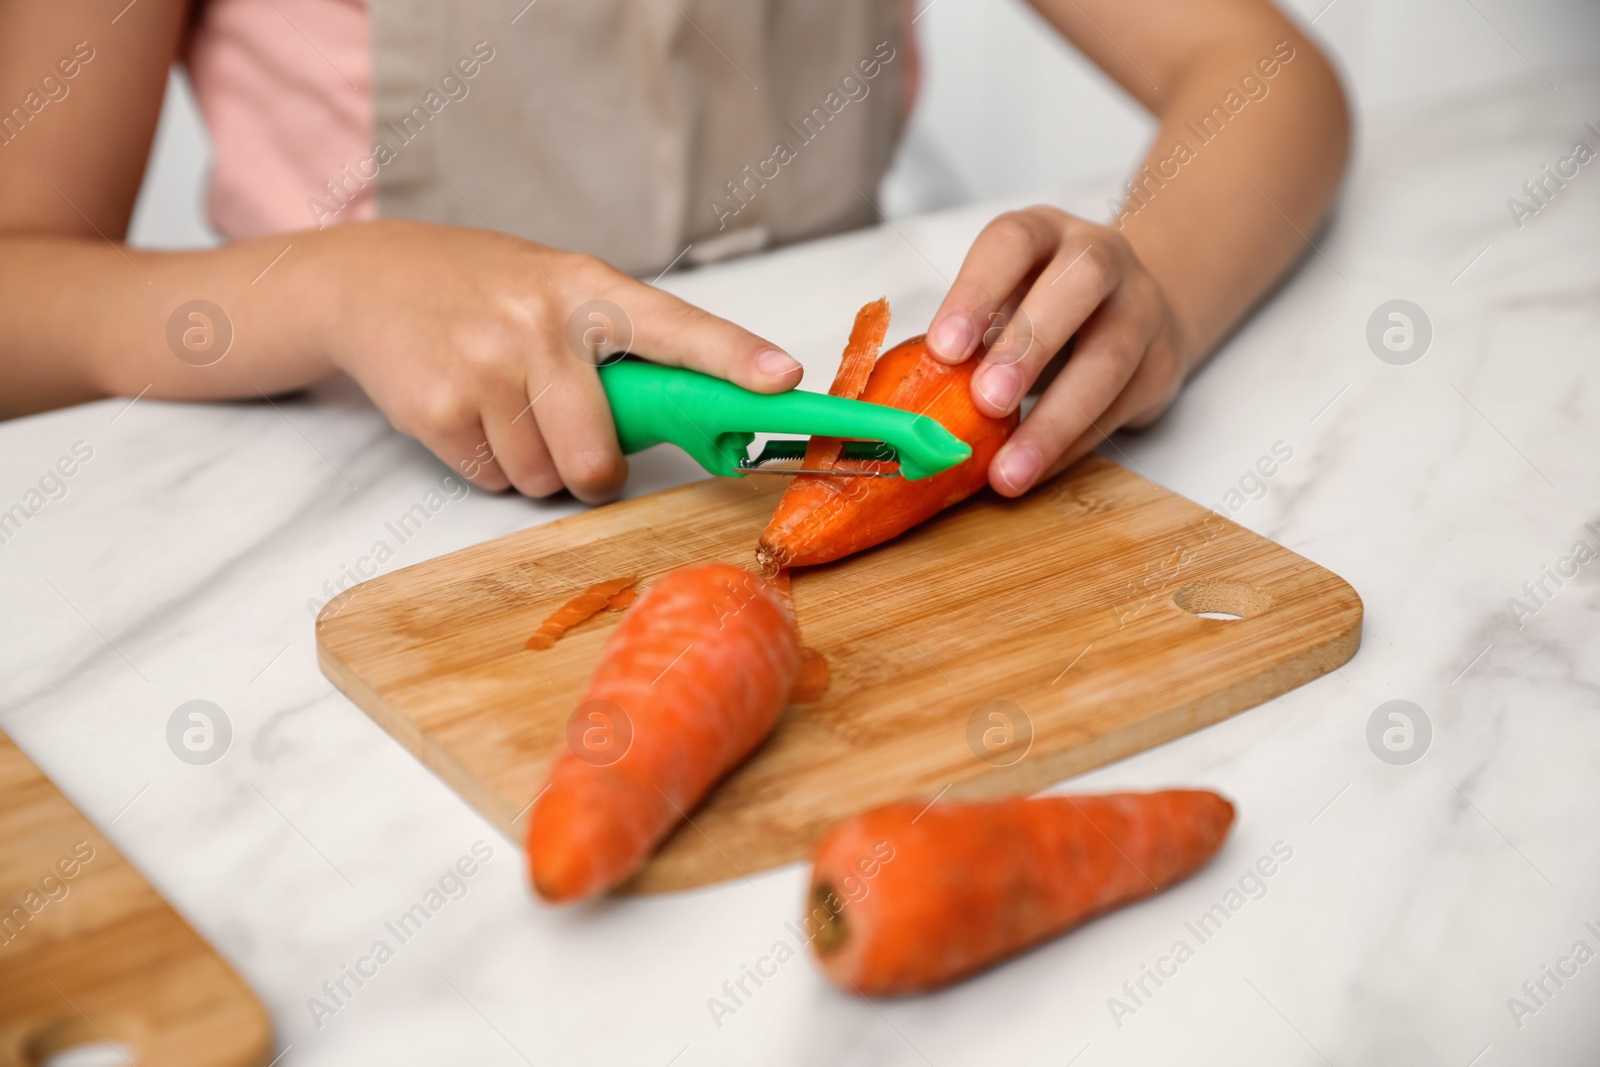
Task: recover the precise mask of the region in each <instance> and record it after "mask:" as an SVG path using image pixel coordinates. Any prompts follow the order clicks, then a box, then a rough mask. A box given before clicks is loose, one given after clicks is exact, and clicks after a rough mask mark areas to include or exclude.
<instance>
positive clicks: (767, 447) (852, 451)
mask: <svg viewBox="0 0 1600 1067" xmlns="http://www.w3.org/2000/svg"><path fill="white" fill-rule="evenodd" d="M809 444H810V442H809V441H808V440H807V439H805V438H803V437H801V438H792V437H779V438H773V439H772V440H769V441H767V442H766V444H764V445H762V447H761V451H760V452H759V453H757V454H756V455H755V456H754V457H746V458H744V459H743V460H741V461H740V462H739V469H740V470H741V471H743V472H744V473H746V474H820V475H823V476H825V477H833V478H847V477H848V478H899V477H902V475H901V474H900V469H899V463H900V455H899V453H897V452H896V451H895V450H894V448H893V447H892V446H890V445H888V444H886V443H884V442H882V441H846V442H844V455H843V458H844V459H854V460H871V461H875V462H879V463H893V464H895V469H894V470H886V471H877V470H859V469H840V468H830V469H828V470H812V469H810V468H805V467H767V466H764V464H767V463H780V462H785V461H790V460H803V459H805V455H806V446H807V445H809Z"/></svg>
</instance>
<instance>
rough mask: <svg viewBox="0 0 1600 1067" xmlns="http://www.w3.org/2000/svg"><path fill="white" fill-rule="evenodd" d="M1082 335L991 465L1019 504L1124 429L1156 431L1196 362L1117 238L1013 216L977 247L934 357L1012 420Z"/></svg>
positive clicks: (1034, 214)
mask: <svg viewBox="0 0 1600 1067" xmlns="http://www.w3.org/2000/svg"><path fill="white" fill-rule="evenodd" d="M1074 333H1076V334H1077V335H1078V339H1077V344H1076V346H1075V347H1074V349H1073V351H1072V356H1071V358H1070V359H1069V360H1067V362H1066V365H1065V366H1064V367H1063V368H1062V369H1061V372H1060V374H1059V375H1057V377H1056V378H1055V380H1054V381H1053V382H1051V383H1050V385H1049V387H1048V388H1047V389H1046V390H1045V392H1044V395H1043V396H1041V397H1040V398H1039V402H1038V404H1037V405H1036V406H1035V407H1034V409H1033V410H1032V411H1031V412H1030V413H1029V414H1028V417H1027V418H1026V419H1024V420H1023V422H1022V425H1021V426H1020V427H1019V428H1018V429H1017V431H1016V433H1014V434H1012V436H1011V440H1009V441H1008V442H1006V445H1005V447H1004V448H1002V449H1001V450H1000V452H999V453H998V454H997V455H996V456H995V458H994V460H993V462H992V463H991V464H990V465H989V483H990V484H991V485H993V486H994V488H995V490H996V491H998V492H1000V493H1002V494H1004V495H1005V496H1018V495H1020V494H1022V493H1024V492H1026V491H1027V490H1029V489H1030V488H1032V487H1033V486H1034V485H1036V484H1037V483H1038V482H1039V481H1041V480H1042V479H1043V478H1045V477H1047V476H1048V475H1050V474H1054V473H1055V472H1056V471H1059V470H1061V469H1062V468H1064V467H1065V466H1067V464H1069V463H1071V462H1073V461H1074V460H1076V459H1078V458H1079V457H1080V456H1082V455H1084V454H1085V453H1086V452H1088V451H1089V450H1090V449H1092V448H1093V447H1094V446H1095V445H1096V444H1098V443H1099V442H1100V441H1101V440H1102V439H1104V438H1105V437H1106V436H1107V435H1109V434H1110V433H1111V432H1112V431H1113V430H1115V429H1117V428H1118V427H1119V426H1139V425H1143V424H1145V423H1148V422H1150V421H1151V420H1153V419H1154V418H1155V417H1156V416H1157V415H1159V414H1160V413H1161V412H1162V410H1163V409H1165V408H1166V406H1167V405H1168V404H1169V403H1171V401H1172V398H1173V397H1174V396H1176V395H1177V392H1178V387H1179V386H1180V385H1182V384H1183V377H1184V374H1185V373H1186V370H1187V365H1188V360H1187V357H1186V355H1185V352H1184V347H1183V345H1182V343H1181V339H1180V336H1179V335H1180V331H1179V329H1178V326H1177V323H1176V321H1175V319H1174V318H1173V315H1172V312H1171V310H1170V309H1169V308H1168V305H1167V301H1166V298H1165V297H1164V296H1163V294H1162V291H1161V286H1160V285H1159V284H1158V283H1157V282H1156V280H1155V278H1153V277H1152V276H1151V275H1150V273H1149V272H1148V271H1146V270H1145V268H1144V266H1143V265H1142V264H1141V263H1140V262H1139V259H1138V257H1137V256H1135V255H1134V253H1133V249H1132V248H1130V247H1129V245H1128V242H1127V240H1126V239H1125V238H1124V237H1123V236H1122V235H1121V234H1120V233H1119V232H1118V231H1116V230H1113V229H1109V228H1107V227H1104V226H1097V225H1095V224H1094V223H1091V222H1085V221H1084V220H1083V219H1080V218H1076V217H1074V216H1072V215H1068V214H1066V213H1065V212H1062V211H1058V210H1056V209H1055V208H1051V207H1032V208H1028V209H1027V210H1025V211H1016V212H1010V213H1008V214H1005V215H1001V216H1000V217H999V218H997V219H995V220H994V221H993V222H991V223H990V224H989V225H988V226H987V227H985V228H984V231H983V232H982V233H981V234H979V235H978V239H977V240H976V241H974V242H973V244H972V248H971V249H970V250H969V251H968V252H967V258H966V260H965V261H964V262H963V263H962V264H961V272H960V274H958V275H957V277H956V280H955V284H954V285H952V286H951V287H950V292H949V294H947V295H946V296H945V298H944V303H943V304H942V305H940V308H939V312H938V314H936V315H935V316H934V317H933V323H932V325H931V326H930V328H929V330H928V345H929V348H930V349H931V350H932V351H933V353H934V355H935V356H937V357H938V358H940V359H943V360H946V361H947V362H950V363H960V362H961V361H962V360H965V359H967V358H968V357H969V356H971V355H972V354H973V353H974V352H977V351H981V350H982V349H984V348H985V347H987V349H988V350H987V352H984V354H983V356H982V359H983V363H984V366H982V367H980V368H979V369H978V371H977V373H976V374H974V375H973V376H972V396H973V400H974V401H975V402H976V403H977V405H978V407H979V408H981V409H982V410H984V411H986V412H988V413H990V414H992V415H1004V414H1006V413H1007V412H1009V411H1011V410H1012V409H1014V408H1015V407H1016V406H1017V405H1018V404H1019V403H1021V401H1022V397H1023V395H1024V394H1025V393H1026V392H1027V391H1028V390H1029V388H1030V387H1031V386H1032V385H1033V384H1034V381H1035V379H1037V378H1038V377H1039V374H1040V372H1041V371H1042V370H1044V368H1045V365H1046V364H1048V363H1049V362H1050V360H1051V358H1052V357H1054V356H1055V355H1056V353H1058V352H1059V351H1060V350H1061V348H1062V346H1063V345H1065V344H1066V343H1067V340H1068V339H1069V338H1071V337H1072V335H1073V334H1074Z"/></svg>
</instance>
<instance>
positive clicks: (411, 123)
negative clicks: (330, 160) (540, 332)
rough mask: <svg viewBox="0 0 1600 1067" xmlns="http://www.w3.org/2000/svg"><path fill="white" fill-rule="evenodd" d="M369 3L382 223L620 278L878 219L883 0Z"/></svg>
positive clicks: (885, 60) (900, 108) (903, 75)
mask: <svg viewBox="0 0 1600 1067" xmlns="http://www.w3.org/2000/svg"><path fill="white" fill-rule="evenodd" d="M525 3H526V0H456V2H445V0H371V18H372V49H373V115H374V139H375V141H376V142H377V144H378V148H379V159H380V161H381V163H382V165H381V166H380V168H379V177H378V211H379V214H380V215H385V216H401V217H407V218H417V219H427V220H431V221H434V222H442V223H453V224H457V225H463V226H477V227H493V228H495V229H499V230H504V231H506V232H508V233H513V234H517V235H519V236H522V237H527V238H529V239H532V240H536V241H539V242H541V243H544V244H548V245H552V246H554V247H557V248H564V249H570V250H574V251H581V252H588V253H591V254H593V255H596V256H599V257H600V258H602V259H604V260H606V261H607V262H609V263H611V264H612V265H614V266H616V267H618V268H620V269H622V270H624V271H628V272H629V273H633V274H641V275H642V274H649V273H653V272H656V271H659V270H661V269H663V268H665V267H666V266H667V265H668V264H669V263H672V262H673V261H674V260H675V259H677V258H678V257H679V256H680V254H682V253H684V251H685V249H686V248H689V247H690V246H691V245H692V246H694V247H693V248H691V249H690V251H689V253H688V255H687V256H686V257H685V258H686V259H687V260H688V261H691V262H703V261H709V260H711V259H715V258H720V256H722V255H727V254H733V253H736V252H744V251H752V250H754V249H756V248H760V247H765V246H767V245H771V244H779V243H783V242H786V241H794V240H799V239H801V238H806V237H814V236H818V235H821V234H826V233H831V232H835V231H838V230H843V229H848V228H851V227H855V226H861V225H866V224H870V223H872V222H874V221H876V218H877V216H876V213H875V209H874V207H873V205H872V203H871V202H869V200H868V199H867V198H868V197H874V198H875V197H876V194H877V187H878V182H879V179H880V178H881V177H882V176H883V173H884V171H885V170H887V169H888V167H889V164H890V161H891V160H892V158H893V155H894V151H895V147H896V144H897V142H898V140H899V136H900V131H901V128H902V126H903V124H904V118H905V112H906V106H907V100H906V85H907V80H908V78H909V77H910V74H911V72H910V68H911V66H912V63H913V61H914V57H913V55H912V54H911V50H910V48H908V47H907V43H906V36H905V34H906V29H907V27H906V26H905V24H904V21H903V15H902V10H901V3H900V0H534V2H533V3H531V4H528V5H527V6H523V5H524V4H525Z"/></svg>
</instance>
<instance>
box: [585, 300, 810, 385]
mask: <svg viewBox="0 0 1600 1067" xmlns="http://www.w3.org/2000/svg"><path fill="white" fill-rule="evenodd" d="M601 289H602V291H603V293H604V295H605V298H606V299H607V300H610V301H612V302H614V303H615V304H616V306H617V307H618V308H619V309H620V310H621V312H622V316H623V321H621V322H619V323H616V324H615V328H616V330H617V333H618V334H619V336H618V337H617V338H615V339H614V347H613V349H612V350H613V351H616V352H620V351H623V350H625V349H627V350H631V351H633V352H636V353H637V354H639V355H641V356H644V357H646V358H648V359H650V360H652V361H654V362H656V363H664V364H667V365H668V366H673V367H687V368H689V369H690V370H697V371H700V372H702V373H705V374H712V375H715V376H716V377H718V378H725V379H727V380H728V381H730V382H733V383H734V384H735V385H739V386H743V387H744V388H746V389H750V390H753V391H755V392H758V393H778V392H782V391H784V390H786V389H792V388H794V387H795V386H796V385H798V384H799V382H800V378H801V376H802V375H804V373H805V368H804V367H802V366H801V365H800V362H799V360H797V359H795V358H794V357H793V356H791V355H789V354H788V353H787V352H785V351H784V350H783V349H781V348H779V347H778V346H777V345H775V344H773V343H772V342H771V341H768V340H766V339H765V338H763V337H760V336H758V335H756V334H753V333H751V332H750V331H749V330H746V329H744V328H743V327H741V326H735V325H734V324H733V323H731V322H729V321H728V320H727V319H723V318H719V317H717V316H716V315H713V314H711V313H710V312H709V311H703V310H701V309H700V308H697V307H695V306H694V305H693V304H690V303H688V302H686V301H683V300H680V299H678V298H677V297H675V296H673V295H672V294H671V293H667V292H663V291H662V290H660V289H657V288H655V287H654V286H650V285H644V284H642V283H640V282H637V281H635V280H633V279H632V278H629V277H627V276H626V275H624V274H619V273H617V272H615V271H609V270H608V272H607V274H606V276H605V279H604V281H603V283H602V285H601ZM622 335H625V336H622ZM569 336H570V331H569Z"/></svg>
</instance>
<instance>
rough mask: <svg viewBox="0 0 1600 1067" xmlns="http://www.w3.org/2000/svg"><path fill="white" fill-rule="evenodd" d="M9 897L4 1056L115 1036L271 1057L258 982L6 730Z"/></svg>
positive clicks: (16, 1063) (5, 887) (2, 881)
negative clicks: (239, 971) (247, 979)
mask: <svg viewBox="0 0 1600 1067" xmlns="http://www.w3.org/2000/svg"><path fill="white" fill-rule="evenodd" d="M0 909H3V913H0V1067H32V1065H34V1064H38V1063H40V1062H42V1061H43V1060H44V1059H46V1058H47V1057H49V1056H50V1055H52V1054H54V1053H56V1052H60V1051H62V1050H64V1049H69V1048H76V1047H78V1046H81V1045H104V1044H108V1043H115V1044H117V1045H122V1046H126V1047H127V1048H128V1049H129V1051H128V1052H127V1053H126V1057H127V1059H128V1060H130V1061H132V1062H134V1063H140V1064H163V1065H171V1067H259V1065H261V1064H265V1063H266V1062H267V1060H268V1057H269V1054H270V1050H271V1040H272V1027H271V1024H270V1022H269V1020H268V1018H267V1013H266V1011H265V1010H264V1009H263V1008H262V1007H261V1004H260V1002H259V1001H257V1000H256V998H255V994H253V993H252V992H250V989H249V988H248V987H247V986H246V985H245V984H244V983H243V982H242V981H240V979H239V976H238V975H236V974H234V972H233V970H232V968H230V967H229V966H228V965H227V964H226V963H225V962H223V960H222V959H221V957H219V956H218V955H217V954H216V953H215V952H213V951H212V949H211V946H210V945H208V944H206V943H205V941H203V940H202V939H201V938H200V935H199V934H196V933H195V932H194V931H193V930H192V929H190V928H189V924H188V923H186V922H184V921H183V919H182V918H180V917H179V916H178V913H177V912H175V911H173V910H172V907H171V906H170V905H169V904H167V902H166V901H165V900H163V899H162V898H161V896H160V895H159V894H158V893H157V892H156V891H155V890H154V889H152V888H150V885H149V883H148V882H146V881H145V880H144V879H143V878H142V877H140V875H139V872H138V871H136V870H134V869H133V867H132V866H131V865H129V863H128V861H127V860H125V859H123V858H122V855H121V854H120V853H118V852H117V850H116V849H115V848H112V847H111V843H110V842H109V841H107V840H106V839H105V837H104V836H102V835H101V834H100V832H99V831H98V830H96V829H95V828H94V826H93V825H92V824H91V823H90V822H89V820H87V819H85V818H84V817H83V815H82V814H81V813H79V811H78V809H77V808H75V807H73V806H72V803H71V801H69V800H67V798H66V797H64V796H62V795H61V793H60V792H59V791H58V790H57V789H56V787H55V786H54V785H52V784H51V783H50V781H49V779H47V778H46V777H45V776H44V775H43V774H41V773H40V772H39V769H38V768H37V767H35V766H34V765H33V764H32V763H30V762H29V761H28V758H27V757H26V756H24V755H23V754H22V753H21V751H19V750H18V749H17V747H16V745H15V744H13V743H12V741H11V739H10V738H9V737H7V736H6V735H5V734H3V733H0ZM96 1062H99V1061H98V1060H97V1061H96Z"/></svg>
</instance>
